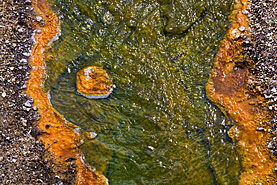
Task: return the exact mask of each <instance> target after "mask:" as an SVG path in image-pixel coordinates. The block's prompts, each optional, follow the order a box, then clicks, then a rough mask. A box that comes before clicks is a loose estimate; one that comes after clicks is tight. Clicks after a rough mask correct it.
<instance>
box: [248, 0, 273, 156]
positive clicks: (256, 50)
mask: <svg viewBox="0 0 277 185" xmlns="http://www.w3.org/2000/svg"><path fill="white" fill-rule="evenodd" d="M243 13H244V14H246V15H247V17H248V18H249V25H250V27H251V31H250V34H251V37H250V39H246V40H245V41H244V43H243V44H244V48H245V51H246V53H247V56H249V58H250V63H249V65H250V69H249V76H248V82H247V88H248V89H249V90H250V91H253V92H254V93H257V92H258V93H260V94H262V95H263V96H264V97H265V99H266V100H267V103H268V105H269V107H268V108H269V110H271V111H272V112H273V119H272V121H271V123H267V124H273V129H272V130H270V131H271V132H272V134H273V136H272V139H271V141H270V142H269V143H268V148H269V149H271V151H272V154H273V155H274V156H275V157H277V73H276V70H277V60H276V57H277V22H276V20H277V1H275V0H263V1H260V0H250V7H249V10H247V11H245V12H243ZM261 125H264V123H262V124H261ZM259 129H260V130H261V129H262V130H264V129H263V128H262V127H261V128H259Z"/></svg>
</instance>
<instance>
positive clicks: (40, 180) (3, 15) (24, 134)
mask: <svg viewBox="0 0 277 185" xmlns="http://www.w3.org/2000/svg"><path fill="white" fill-rule="evenodd" d="M30 5H31V1H30V0H26V1H25V0H0V102H1V103H0V184H70V183H69V182H68V181H66V180H61V179H59V178H57V176H56V174H54V173H53V172H52V169H51V168H50V167H49V166H48V165H47V161H46V159H45V153H46V152H47V151H46V150H45V148H44V145H43V144H41V143H39V141H38V139H37V135H38V134H39V130H37V129H36V123H37V120H38V119H39V114H38V113H37V112H36V110H37V107H33V99H32V98H31V97H28V96H27V95H26V93H25V91H24V89H25V88H26V87H27V86H26V80H28V78H29V71H30V70H31V67H30V66H29V65H28V60H29V57H30V55H31V47H32V44H33V43H32V39H31V36H32V33H33V31H34V30H33V28H32V27H31V25H32V23H33V22H34V21H35V16H34V14H33V12H32V8H31V7H30Z"/></svg>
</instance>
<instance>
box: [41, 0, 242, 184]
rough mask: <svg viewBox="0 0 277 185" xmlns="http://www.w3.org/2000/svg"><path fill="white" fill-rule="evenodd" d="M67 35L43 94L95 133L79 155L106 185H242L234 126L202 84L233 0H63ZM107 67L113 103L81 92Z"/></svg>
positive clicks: (52, 57) (57, 5)
mask: <svg viewBox="0 0 277 185" xmlns="http://www.w3.org/2000/svg"><path fill="white" fill-rule="evenodd" d="M53 4H54V6H53V7H54V10H55V11H56V12H57V14H58V16H59V18H60V23H61V36H60V38H59V40H57V41H55V42H54V44H53V45H52V47H51V49H50V50H49V51H48V52H47V54H46V55H47V56H49V57H48V59H47V63H46V65H47V78H46V80H45V84H44V88H45V91H49V90H50V96H51V103H52V105H53V107H54V108H56V109H57V110H58V111H59V112H60V113H61V114H62V115H64V117H65V118H66V119H67V120H68V121H70V122H72V123H74V124H76V125H78V126H80V127H81V129H82V131H83V132H94V133H96V134H97V137H96V138H95V139H93V140H87V139H85V142H84V144H82V145H81V149H82V151H83V152H84V154H85V156H86V160H87V162H88V163H89V164H90V165H91V166H93V167H95V168H96V169H97V170H98V171H100V172H101V173H103V174H104V175H105V176H106V177H107V178H108V179H109V184H118V185H122V184H126V185H131V184H238V179H239V174H240V160H239V156H238V154H237V152H236V149H235V147H234V144H233V143H232V140H231V139H230V138H229V137H228V135H227V132H228V130H229V128H230V126H229V125H228V122H229V120H228V118H226V117H225V116H224V115H223V114H222V112H221V111H220V110H219V109H218V108H216V107H215V106H214V105H212V104H211V102H210V101H209V100H208V99H207V97H206V93H205V85H206V83H207V81H208V77H209V73H210V70H211V68H212V65H213V59H214V56H215V54H216V52H217V48H218V45H219V41H220V39H222V37H223V36H224V34H225V32H226V30H227V29H228V26H229V23H228V16H229V14H230V7H231V0H223V1H222V0H213V1H212V0H206V1H199V0H198V1H197V0H190V1H155V0H153V1H139V0H137V1H135V0H133V1H132V0H128V1H89V0H56V1H55V2H54V3H53ZM91 65H96V66H102V67H103V68H104V69H105V70H106V71H107V72H108V74H109V75H110V77H111V79H112V81H113V82H114V84H115V85H116V88H115V89H114V91H113V93H112V94H111V95H110V97H109V98H108V99H102V100H92V99H86V98H84V97H83V96H80V95H78V94H77V93H76V85H75V80H76V73H77V72H78V70H80V69H82V68H83V67H86V66H91Z"/></svg>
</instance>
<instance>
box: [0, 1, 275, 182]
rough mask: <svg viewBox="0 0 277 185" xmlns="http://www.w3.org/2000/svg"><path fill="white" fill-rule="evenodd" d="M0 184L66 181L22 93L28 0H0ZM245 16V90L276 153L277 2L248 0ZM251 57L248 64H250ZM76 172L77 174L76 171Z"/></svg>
mask: <svg viewBox="0 0 277 185" xmlns="http://www.w3.org/2000/svg"><path fill="white" fill-rule="evenodd" d="M0 1H1V3H0V18H1V19H0V43H1V44H0V63H1V66H0V101H1V105H0V138H1V139H0V184H70V182H69V181H70V179H71V178H73V177H71V174H70V172H65V173H68V175H67V178H68V179H60V177H59V176H58V174H55V173H53V170H52V169H51V167H49V165H48V163H47V160H46V159H45V153H47V149H45V146H44V145H43V144H41V143H40V142H39V141H38V139H37V136H38V134H40V130H39V129H37V127H36V125H37V121H38V120H39V118H40V115H39V114H38V113H37V109H38V108H37V107H35V106H33V99H32V98H31V97H28V96H27V94H26V91H25V89H26V81H27V80H28V78H29V72H30V71H31V67H30V65H29V64H28V61H29V60H30V56H31V49H32V46H33V34H34V28H33V24H34V23H35V22H36V21H39V20H37V19H36V18H37V17H36V16H35V15H34V13H33V8H32V7H31V1H30V0H25V1H20V0H18V1H17V0H15V1H14V0H0ZM249 2H250V7H249V9H248V10H247V11H246V12H243V13H244V14H247V16H248V18H249V26H250V27H251V31H250V33H251V34H252V36H251V38H248V39H245V40H244V42H243V46H244V50H245V52H246V53H247V55H246V57H248V59H250V60H247V61H248V62H246V64H245V65H247V67H248V70H249V75H248V82H247V88H248V90H249V91H251V92H253V93H260V94H261V95H262V96H264V97H265V99H266V100H267V103H268V104H269V109H270V110H271V112H272V114H273V119H272V121H271V122H270V123H261V127H259V128H257V129H260V130H261V131H265V128H263V126H264V124H267V127H266V128H268V124H269V125H270V127H272V128H271V129H270V130H268V129H267V131H270V132H271V133H272V137H271V141H269V142H268V148H269V149H270V150H271V151H272V155H274V156H275V157H277V116H276V115H277V114H276V113H277V75H276V73H275V71H276V70H277V64H276V56H277V52H276V51H277V50H276V48H277V46H276V42H277V36H276V30H277V25H276V20H277V2H276V1H275V0H263V1H260V0H250V1H249ZM249 61H250V62H249ZM75 175H76V174H75Z"/></svg>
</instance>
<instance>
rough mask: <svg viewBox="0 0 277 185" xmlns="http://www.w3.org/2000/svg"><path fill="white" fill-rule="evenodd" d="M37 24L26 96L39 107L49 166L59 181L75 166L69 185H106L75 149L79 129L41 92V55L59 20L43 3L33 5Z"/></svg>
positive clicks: (103, 179)
mask: <svg viewBox="0 0 277 185" xmlns="http://www.w3.org/2000/svg"><path fill="white" fill-rule="evenodd" d="M32 3H33V6H34V9H35V11H36V14H37V15H38V16H39V17H38V18H37V20H39V21H38V24H37V25H36V27H37V29H39V30H41V32H40V33H39V34H36V41H37V42H36V43H35V44H34V46H33V49H32V56H31V61H30V64H31V65H32V66H33V67H34V70H33V71H31V73H30V76H31V78H30V80H29V81H28V84H27V86H28V88H27V93H28V94H29V95H30V96H31V97H33V99H34V105H35V106H37V107H38V112H39V113H40V115H41V118H40V120H39V123H38V127H39V128H40V129H41V130H42V134H41V135H40V136H39V139H40V140H41V142H43V143H44V144H45V146H46V149H47V150H48V151H49V153H50V154H51V155H49V156H48V158H47V159H48V161H49V162H48V165H50V166H51V167H52V169H53V171H54V173H55V175H58V176H60V178H61V179H68V177H65V176H68V175H69V174H68V173H64V172H66V171H68V168H69V167H70V165H71V164H72V163H74V164H75V163H76V164H77V169H76V170H77V175H75V176H74V174H73V175H72V177H73V179H72V178H71V183H72V184H75V183H77V184H87V185H91V184H107V179H106V178H105V177H104V176H102V175H100V174H99V173H98V172H97V171H95V170H92V169H91V168H90V167H89V166H87V165H86V164H85V163H84V160H83V155H82V153H81V152H80V150H79V148H78V145H79V144H80V142H81V137H80V136H79V134H78V133H76V132H74V131H73V130H74V129H78V128H77V127H76V126H75V125H73V124H71V123H67V122H66V120H65V119H64V118H63V116H62V115H60V114H59V113H58V112H57V111H56V110H55V109H54V108H53V107H52V106H51V104H50V102H49V99H48V96H47V94H46V93H45V92H43V90H42V87H41V84H42V83H43V79H44V78H45V63H44V55H43V51H44V50H47V49H48V48H49V46H48V44H49V43H50V41H51V39H52V38H53V37H54V36H55V35H57V32H58V30H59V27H58V18H57V16H56V15H55V14H54V13H53V12H51V11H50V7H49V5H48V2H47V1H46V0H33V1H32Z"/></svg>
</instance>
